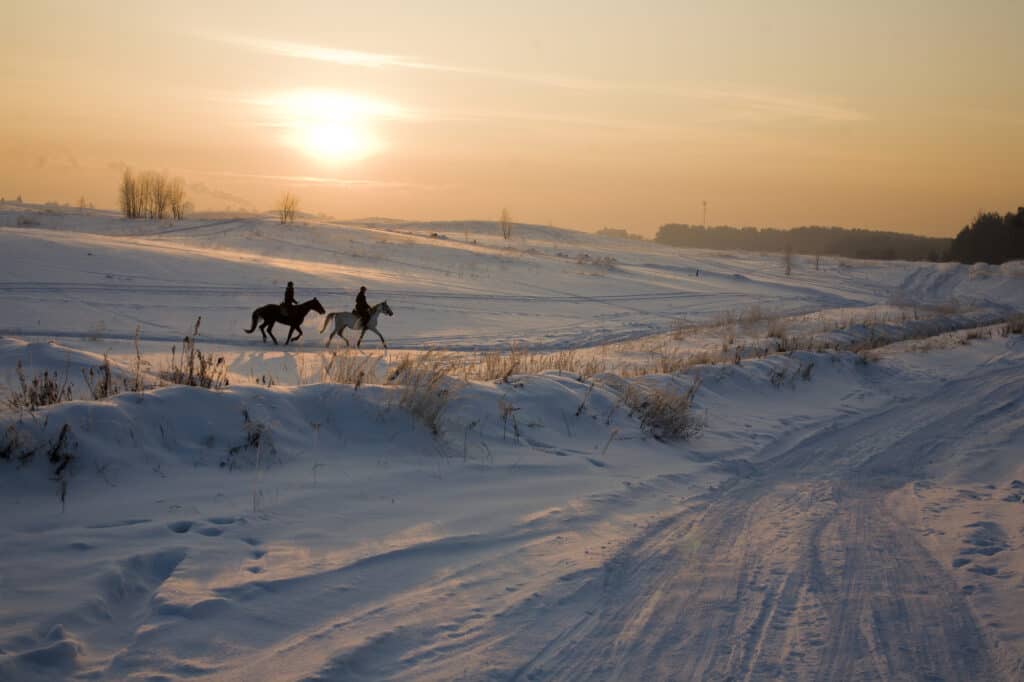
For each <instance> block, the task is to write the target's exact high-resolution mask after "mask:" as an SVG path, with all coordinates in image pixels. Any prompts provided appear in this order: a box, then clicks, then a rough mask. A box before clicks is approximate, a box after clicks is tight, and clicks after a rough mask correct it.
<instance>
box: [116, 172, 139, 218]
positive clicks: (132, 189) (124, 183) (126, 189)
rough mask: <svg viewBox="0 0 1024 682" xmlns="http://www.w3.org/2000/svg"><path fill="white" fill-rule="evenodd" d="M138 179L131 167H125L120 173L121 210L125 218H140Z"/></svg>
mask: <svg viewBox="0 0 1024 682" xmlns="http://www.w3.org/2000/svg"><path fill="white" fill-rule="evenodd" d="M139 189H140V188H139V181H138V180H137V179H136V178H135V175H134V174H133V173H132V169H131V168H125V169H124V173H123V174H122V175H121V187H120V198H121V212H122V213H124V217H125V218H141V217H142V202H141V197H140V194H139Z"/></svg>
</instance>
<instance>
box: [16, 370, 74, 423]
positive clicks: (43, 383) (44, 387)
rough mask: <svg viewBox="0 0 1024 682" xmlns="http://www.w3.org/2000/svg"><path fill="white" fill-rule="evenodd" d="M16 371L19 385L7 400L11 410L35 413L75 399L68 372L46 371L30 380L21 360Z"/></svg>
mask: <svg viewBox="0 0 1024 682" xmlns="http://www.w3.org/2000/svg"><path fill="white" fill-rule="evenodd" d="M14 371H15V374H17V375H18V385H17V386H16V387H15V388H14V389H12V390H11V395H10V396H8V398H7V405H8V407H10V408H11V409H14V410H19V411H20V410H27V411H29V412H35V411H36V410H38V409H39V408H41V407H48V406H49V405H56V404H58V403H62V402H66V401H68V400H72V399H73V398H72V396H71V379H70V378H69V377H68V373H67V372H66V371H65V372H64V373H63V374H60V373H59V372H52V373H51V372H50V371H49V370H44V371H43V372H42V373H41V374H36V375H35V376H34V377H32V378H31V379H29V378H28V377H27V376H26V375H25V368H24V366H22V364H21V360H18V363H17V365H16V366H15V369H14Z"/></svg>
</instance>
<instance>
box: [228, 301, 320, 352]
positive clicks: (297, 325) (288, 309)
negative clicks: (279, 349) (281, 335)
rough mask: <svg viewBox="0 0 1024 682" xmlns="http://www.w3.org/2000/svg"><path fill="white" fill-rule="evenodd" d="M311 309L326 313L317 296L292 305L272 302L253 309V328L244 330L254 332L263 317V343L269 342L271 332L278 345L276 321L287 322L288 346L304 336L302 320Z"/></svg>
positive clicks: (261, 332)
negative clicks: (268, 336)
mask: <svg viewBox="0 0 1024 682" xmlns="http://www.w3.org/2000/svg"><path fill="white" fill-rule="evenodd" d="M310 310H315V311H317V312H318V313H320V314H321V315H323V314H324V307H323V306H322V305H320V301H318V300H316V299H315V298H311V299H309V300H308V301H306V302H305V303H300V304H298V305H292V306H283V305H279V304H277V303H271V304H270V305H265V306H263V307H262V308H257V309H256V310H254V311H252V329H245V330H243V331H245V333H246V334H252V333H253V331H255V330H256V325H257V324H259V321H260V320H261V319H262V320H263V324H261V325H260V334H263V343H266V342H267V334H270V338H271V339H273V340H274V345H277V337H276V336H274V323H276V322H280V323H281V324H286V325H288V338H286V339H285V340H284V345H286V346H287V345H288V342H289V341H297V340H298V339H299V337H300V336H302V327H301V325H302V321H303V320H304V319H306V315H308V314H309V311H310ZM294 332H298V335H296V337H295V338H294V339H293V338H292V334H293V333H294Z"/></svg>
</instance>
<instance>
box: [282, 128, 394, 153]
mask: <svg viewBox="0 0 1024 682" xmlns="http://www.w3.org/2000/svg"><path fill="white" fill-rule="evenodd" d="M287 138H288V142H289V144H290V145H291V146H293V147H295V148H297V149H298V150H300V151H301V152H303V153H304V154H306V155H307V156H309V157H310V158H313V159H315V160H317V161H320V162H323V163H341V162H346V161H362V160H363V159H366V158H368V157H370V156H372V155H373V154H374V153H376V151H377V150H378V148H379V145H378V143H377V141H376V139H375V138H374V136H373V134H372V133H371V132H369V131H368V130H366V129H365V128H364V127H363V126H360V125H356V124H353V123H348V122H343V121H326V122H303V123H302V124H300V125H298V126H296V127H295V129H294V130H293V131H291V132H290V133H289V134H288V136H287Z"/></svg>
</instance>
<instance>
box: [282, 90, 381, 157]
mask: <svg viewBox="0 0 1024 682" xmlns="http://www.w3.org/2000/svg"><path fill="white" fill-rule="evenodd" d="M271 106H272V108H273V109H274V110H275V113H276V117H277V119H278V123H277V125H278V126H280V127H281V128H283V129H284V131H285V133H284V142H285V143H286V144H288V145H289V146H291V147H293V148H295V149H298V150H299V151H300V152H302V153H304V154H306V155H307V156H309V157H310V158H312V159H315V160H316V161H319V162H321V163H325V164H340V163H347V162H353V161H361V160H362V159H366V158H368V157H370V156H373V155H374V154H376V153H378V152H379V151H381V149H383V146H384V145H383V142H382V141H381V140H380V138H379V137H378V136H377V134H376V131H375V130H374V123H375V122H377V121H380V120H384V119H389V118H397V117H398V116H400V115H401V111H400V110H399V109H398V108H397V107H395V106H393V105H390V104H388V103H386V102H381V101H378V100H373V99H369V98H366V97H359V96H356V95H349V94H343V93H337V92H332V91H323V90H299V91H293V92H288V93H283V94H280V95H278V96H276V97H275V98H273V100H272V102H271Z"/></svg>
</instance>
